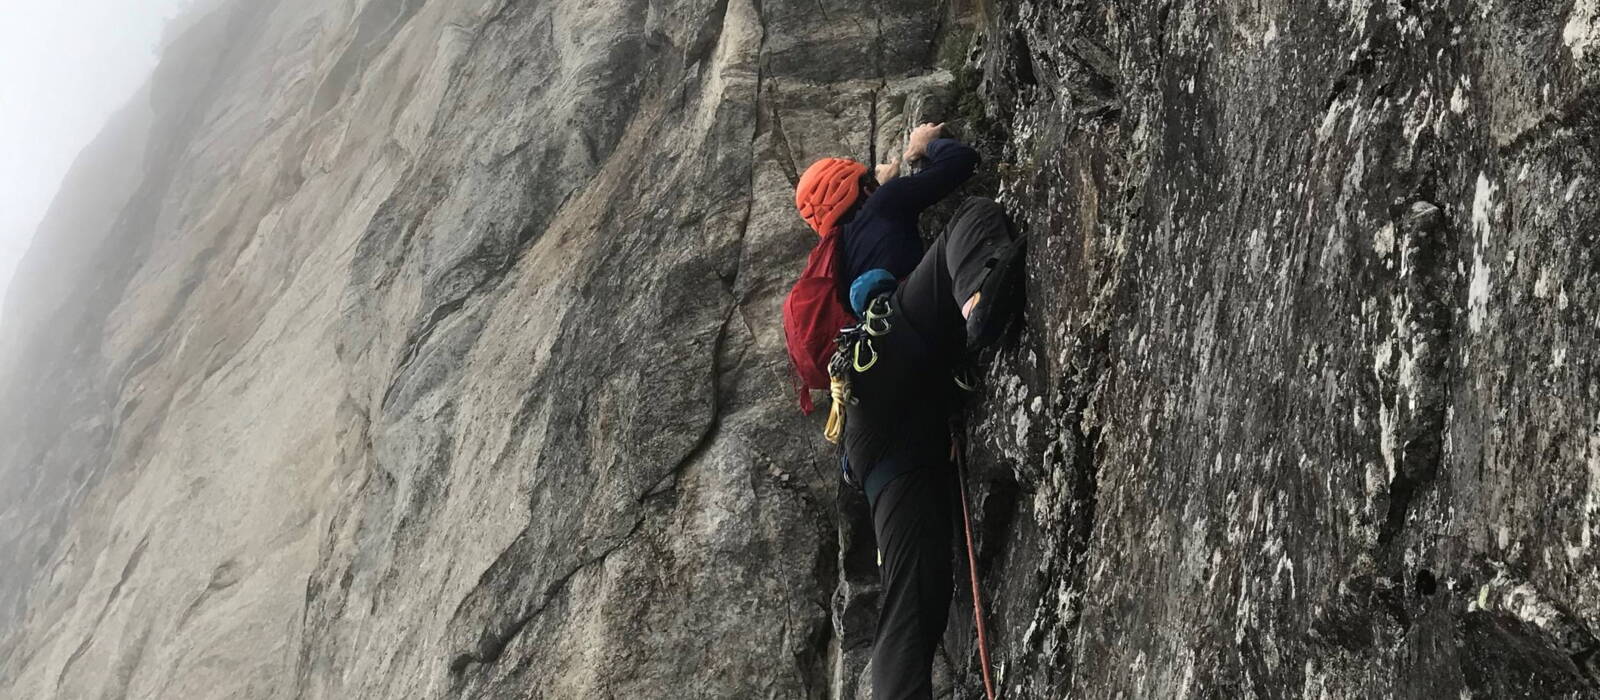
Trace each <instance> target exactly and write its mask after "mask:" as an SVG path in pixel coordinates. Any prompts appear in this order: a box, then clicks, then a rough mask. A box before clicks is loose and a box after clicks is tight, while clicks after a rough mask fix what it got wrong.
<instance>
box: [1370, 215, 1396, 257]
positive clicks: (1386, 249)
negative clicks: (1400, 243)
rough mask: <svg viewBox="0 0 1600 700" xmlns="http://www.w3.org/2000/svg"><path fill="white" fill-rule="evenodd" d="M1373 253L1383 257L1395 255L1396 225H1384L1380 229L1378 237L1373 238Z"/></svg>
mask: <svg viewBox="0 0 1600 700" xmlns="http://www.w3.org/2000/svg"><path fill="white" fill-rule="evenodd" d="M1372 252H1374V253H1377V254H1378V255H1381V256H1383V257H1389V256H1390V255H1393V254H1394V224H1393V223H1387V224H1384V225H1383V227H1382V228H1380V229H1378V233H1377V235H1375V236H1373V237H1372Z"/></svg>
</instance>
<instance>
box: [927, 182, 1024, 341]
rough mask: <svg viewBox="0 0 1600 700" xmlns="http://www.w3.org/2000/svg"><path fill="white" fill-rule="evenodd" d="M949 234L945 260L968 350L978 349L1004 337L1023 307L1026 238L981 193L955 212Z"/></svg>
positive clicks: (1002, 211) (997, 207) (1003, 211)
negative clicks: (962, 317)
mask: <svg viewBox="0 0 1600 700" xmlns="http://www.w3.org/2000/svg"><path fill="white" fill-rule="evenodd" d="M947 235H948V239H947V240H946V242H945V245H946V246H947V247H946V249H945V251H946V260H947V262H948V264H949V266H950V279H951V281H952V282H953V285H954V292H955V296H956V300H957V303H959V304H961V315H962V316H964V317H965V318H966V321H967V349H968V351H969V352H977V351H980V350H983V349H984V348H987V347H989V346H991V345H993V344H994V343H995V341H997V340H999V339H1000V335H1001V333H1002V332H1003V331H1004V330H1005V328H1006V325H1007V324H1008V323H1010V321H1011V319H1012V318H1014V317H1015V316H1016V314H1017V311H1018V310H1019V309H1020V308H1021V306H1022V304H1021V300H1022V294H1021V291H1022V290H1021V287H1022V285H1021V281H1022V277H1021V275H1022V269H1023V266H1022V260H1023V254H1024V253H1025V252H1026V251H1027V247H1028V243H1027V238H1026V237H1025V236H1019V235H1017V234H1016V233H1015V232H1014V231H1013V229H1012V226H1011V221H1010V219H1009V218H1007V217H1006V213H1005V210H1004V209H1003V208H1001V207H1000V205H999V204H996V203H995V202H993V201H992V200H988V199H982V198H978V197H973V198H970V199H968V200H967V201H965V202H963V203H962V204H961V208H960V209H958V210H956V214H955V216H954V217H952V218H951V222H950V229H949V231H948V233H947Z"/></svg>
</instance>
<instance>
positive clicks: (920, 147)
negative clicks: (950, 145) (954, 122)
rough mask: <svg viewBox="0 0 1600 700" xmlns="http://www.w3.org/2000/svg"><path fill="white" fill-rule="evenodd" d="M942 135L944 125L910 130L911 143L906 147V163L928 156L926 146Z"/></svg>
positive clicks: (924, 125) (927, 124) (924, 126)
mask: <svg viewBox="0 0 1600 700" xmlns="http://www.w3.org/2000/svg"><path fill="white" fill-rule="evenodd" d="M942 133H944V123H943V122H941V123H938V124H934V123H932V122H929V123H926V124H922V125H920V126H918V127H917V128H915V129H912V130H911V142H910V143H909V144H908V145H907V146H906V157H905V159H906V162H916V161H918V160H921V159H922V157H923V156H925V155H927V154H928V144H930V143H933V140H934V139H936V138H939V135H940V134H942Z"/></svg>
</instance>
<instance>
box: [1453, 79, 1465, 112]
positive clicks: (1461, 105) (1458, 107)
mask: <svg viewBox="0 0 1600 700" xmlns="http://www.w3.org/2000/svg"><path fill="white" fill-rule="evenodd" d="M1467 104H1468V103H1467V90H1466V86H1464V85H1462V84H1461V83H1456V90H1455V92H1452V93H1450V111H1452V112H1455V113H1456V114H1461V113H1463V112H1466V111H1467Z"/></svg>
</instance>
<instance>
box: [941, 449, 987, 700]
mask: <svg viewBox="0 0 1600 700" xmlns="http://www.w3.org/2000/svg"><path fill="white" fill-rule="evenodd" d="M950 440H951V444H950V451H951V452H953V453H955V458H956V476H957V478H958V479H960V483H958V484H956V487H957V488H958V489H960V491H961V522H962V525H963V526H964V527H965V528H966V531H967V571H969V572H971V574H972V619H973V620H974V621H975V622H976V623H977V627H978V662H979V663H980V664H981V666H982V669H983V692H984V693H985V694H986V695H987V696H988V698H989V700H994V698H995V695H994V680H993V679H992V678H991V677H990V675H989V634H988V631H987V630H985V629H984V626H983V594H982V593H981V592H979V590H978V557H977V555H976V554H975V553H974V551H973V547H972V510H971V509H970V508H968V507H967V458H966V454H965V451H964V450H962V449H961V437H960V435H959V434H958V433H957V432H956V431H955V430H952V431H951V432H950Z"/></svg>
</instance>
